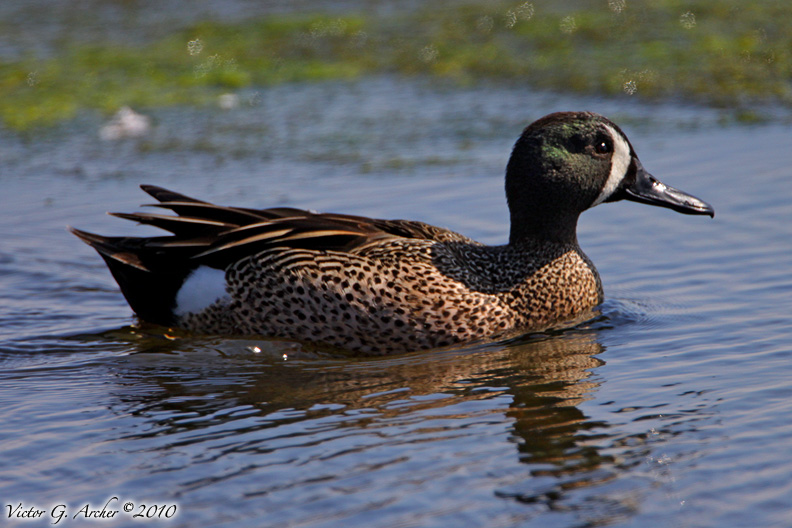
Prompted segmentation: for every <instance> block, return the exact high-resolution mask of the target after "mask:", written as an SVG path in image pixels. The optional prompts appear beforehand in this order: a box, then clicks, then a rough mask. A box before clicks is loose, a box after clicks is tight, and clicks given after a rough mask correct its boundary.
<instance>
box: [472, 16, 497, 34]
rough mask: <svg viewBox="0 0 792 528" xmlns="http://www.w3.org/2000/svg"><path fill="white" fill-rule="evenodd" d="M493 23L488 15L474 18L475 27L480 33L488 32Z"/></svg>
mask: <svg viewBox="0 0 792 528" xmlns="http://www.w3.org/2000/svg"><path fill="white" fill-rule="evenodd" d="M494 25H495V21H494V20H492V17H491V16H488V15H485V16H482V17H479V19H478V20H476V29H477V30H479V31H480V32H482V33H489V32H490V31H492V27H493V26H494Z"/></svg>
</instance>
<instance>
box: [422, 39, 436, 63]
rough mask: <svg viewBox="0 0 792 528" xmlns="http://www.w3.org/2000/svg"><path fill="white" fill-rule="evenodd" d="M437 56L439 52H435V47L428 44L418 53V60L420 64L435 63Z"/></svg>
mask: <svg viewBox="0 0 792 528" xmlns="http://www.w3.org/2000/svg"><path fill="white" fill-rule="evenodd" d="M439 54H440V52H439V51H438V50H437V46H435V45H434V44H430V45H428V46H426V47H425V48H423V49H422V50H421V51H420V52H419V53H418V58H419V59H421V61H422V62H425V63H427V64H429V63H431V62H434V61H436V60H437V56H438V55H439Z"/></svg>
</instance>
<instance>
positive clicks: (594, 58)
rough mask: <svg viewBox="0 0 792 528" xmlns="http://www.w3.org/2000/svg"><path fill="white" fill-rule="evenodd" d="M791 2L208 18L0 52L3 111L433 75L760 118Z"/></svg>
mask: <svg viewBox="0 0 792 528" xmlns="http://www.w3.org/2000/svg"><path fill="white" fill-rule="evenodd" d="M788 27H792V7H789V6H787V4H786V3H785V2H780V1H776V2H754V3H745V2H740V1H737V0H714V1H705V0H696V1H687V2H682V1H678V0H660V1H648V0H645V1H631V0H610V1H609V2H605V1H603V2H596V3H595V2H576V3H572V2H561V3H552V4H550V3H540V2H536V3H535V4H531V3H516V4H499V5H495V6H493V4H492V3H481V4H469V5H464V6H455V7H444V8H442V9H440V8H429V7H427V8H425V9H424V10H421V11H419V12H413V13H409V14H408V13H404V14H400V15H391V16H387V17H385V16H373V15H362V14H345V15H341V16H335V15H334V16H330V15H299V14H279V15H273V16H269V17H266V18H262V19H257V20H248V21H244V22H240V23H216V22H203V23H200V24H195V25H193V26H191V27H188V28H184V29H179V30H174V32H173V34H171V35H169V36H167V37H166V38H162V39H160V40H156V41H152V42H148V43H145V44H142V45H137V46H132V45H120V44H117V43H113V42H105V43H102V44H95V43H94V44H87V43H79V42H74V43H71V44H70V45H67V46H63V47H62V48H61V49H60V50H59V51H58V52H57V53H55V54H54V55H52V56H47V57H43V58H40V57H31V56H29V57H25V58H23V59H18V60H13V61H8V60H6V61H2V59H0V120H2V122H3V123H4V125H5V126H6V127H8V128H10V129H14V130H28V129H32V128H36V127H41V126H48V125H52V124H55V123H58V122H61V121H63V120H66V119H69V118H71V117H73V116H75V115H76V114H77V113H78V112H80V111H85V110H94V111H100V112H103V113H110V112H113V111H115V110H117V109H118V108H119V107H121V106H123V105H129V106H133V107H135V108H152V107H158V106H167V105H175V104H208V103H209V102H211V101H215V100H216V97H217V95H219V94H221V93H225V92H233V91H236V90H240V89H243V88H246V87H253V86H267V85H271V84H275V83H283V82H296V81H303V82H312V81H321V80H326V79H353V78H357V77H360V76H363V75H374V74H383V73H385V74H394V75H422V76H430V77H438V78H443V79H451V80H453V81H456V82H460V83H471V82H476V81H477V80H481V79H487V80H489V81H500V82H509V83H520V84H524V85H525V86H526V87H532V88H539V89H546V90H555V91H564V92H577V93H596V94H603V95H608V96H616V95H623V96H635V97H642V98H650V99H667V98H680V99H684V100H689V101H693V102H697V103H702V104H707V105H711V106H717V107H723V108H728V109H730V110H731V111H732V112H733V114H734V116H735V119H745V120H747V121H754V120H756V119H761V113H760V112H757V111H755V110H754V109H753V106H752V105H756V104H770V105H780V106H784V107H789V106H792V34H790V33H789V32H788V31H787V30H786V28H788Z"/></svg>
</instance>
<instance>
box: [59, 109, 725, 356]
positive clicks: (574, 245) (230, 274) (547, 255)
mask: <svg viewBox="0 0 792 528" xmlns="http://www.w3.org/2000/svg"><path fill="white" fill-rule="evenodd" d="M142 188H143V190H144V191H146V192H147V193H149V194H150V195H151V196H153V197H154V198H156V199H157V200H158V201H159V202H160V203H158V204H157V206H158V207H161V208H164V209H169V210H171V211H172V212H174V213H176V215H177V216H172V215H161V214H147V213H136V214H115V216H119V217H121V218H126V219H129V220H135V221H137V222H140V223H143V224H149V225H152V226H156V227H159V228H162V229H164V230H166V231H169V232H170V233H172V236H162V237H152V238H131V237H104V236H98V235H94V234H90V233H86V232H83V231H78V230H73V232H74V234H76V235H77V236H78V237H80V238H81V239H82V240H83V241H85V242H86V243H88V244H89V245H90V246H92V247H93V248H94V249H96V250H97V251H98V252H99V254H100V255H101V256H102V257H103V258H104V260H105V261H106V262H107V265H108V267H109V268H110V271H111V272H112V274H113V277H115V279H116V281H117V282H118V284H119V286H120V287H121V291H122V292H123V293H124V296H125V297H126V299H127V301H128V302H129V304H130V306H131V307H132V309H133V310H134V311H135V312H136V313H137V315H138V316H139V317H140V318H141V319H142V320H145V321H149V322H153V323H159V324H163V325H168V326H177V327H182V328H185V329H188V330H192V331H196V332H201V333H218V334H246V335H251V334H257V335H266V336H273V337H284V338H290V339H297V340H302V341H310V342H317V343H324V344H328V345H333V346H337V347H341V348H345V349H348V350H353V351H357V352H361V353H367V354H387V353H391V352H398V351H406V350H418V349H426V348H434V347H440V346H446V345H450V344H453V343H458V342H462V341H467V340H471V339H477V338H487V337H490V336H493V335H498V334H502V333H505V332H511V331H515V330H520V329H526V330H538V329H542V328H546V327H548V326H550V325H553V324H555V323H558V322H560V321H563V320H566V319H571V318H574V317H575V316H577V315H580V314H582V313H585V312H586V311H587V310H589V309H591V308H592V307H594V306H595V305H597V304H598V303H600V302H601V301H602V285H601V282H600V278H599V274H598V273H597V270H596V269H595V268H594V265H593V264H592V263H591V261H590V260H589V259H588V258H587V257H586V255H584V254H583V251H581V249H580V246H579V245H578V242H577V235H576V227H577V221H578V216H579V215H580V213H582V212H583V211H585V210H586V209H588V208H590V207H593V206H595V205H597V204H600V203H602V202H613V201H617V200H622V199H624V200H632V201H636V202H642V203H647V204H650V205H658V206H661V207H668V208H671V209H674V210H676V211H679V212H681V213H686V214H706V215H710V216H713V215H714V212H713V209H712V207H710V206H709V205H708V204H706V203H704V202H702V201H701V200H699V199H697V198H695V197H693V196H690V195H688V194H686V193H684V192H682V191H679V190H676V189H673V188H671V187H668V186H666V185H664V184H662V183H660V182H659V181H657V180H655V179H654V178H653V177H652V176H651V175H650V174H648V173H647V172H646V171H645V170H644V168H643V167H642V166H641V162H640V161H638V157H637V156H636V155H635V151H634V150H633V148H632V146H631V145H630V142H629V141H628V140H627V137H626V136H625V135H624V133H623V132H622V131H621V130H620V129H619V127H617V126H616V125H615V124H613V123H612V122H611V121H609V120H608V119H606V118H604V117H602V116H600V115H597V114H593V113H587V112H560V113H555V114H550V115H548V116H545V117H543V118H541V119H539V120H538V121H536V122H534V123H533V124H531V125H529V126H528V127H527V128H526V129H525V130H524V131H523V133H522V135H521V136H520V138H519V139H518V140H517V143H516V144H515V145H514V150H513V151H512V154H511V158H510V160H509V163H508V166H507V169H506V196H507V199H508V204H509V211H510V213H511V233H510V235H509V243H508V244H506V245H503V246H485V245H483V244H480V243H478V242H475V241H473V240H471V239H469V238H467V237H465V236H463V235H460V234H458V233H454V232H453V231H449V230H446V229H442V228H439V227H434V226H431V225H428V224H424V223H422V222H414V221H409V220H379V219H372V218H364V217H359V216H350V215H342V214H319V213H313V212H308V211H303V210H300V209H292V208H283V207H279V208H274V209H262V210H257V209H247V208H239V207H222V206H218V205H213V204H210V203H207V202H202V201H199V200H196V199H194V198H189V197H187V196H184V195H181V194H177V193H174V192H171V191H168V190H165V189H162V188H159V187H154V186H149V185H145V186H142Z"/></svg>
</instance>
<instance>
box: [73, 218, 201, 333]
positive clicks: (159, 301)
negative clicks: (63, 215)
mask: <svg viewBox="0 0 792 528" xmlns="http://www.w3.org/2000/svg"><path fill="white" fill-rule="evenodd" d="M69 231H71V232H72V233H73V234H74V235H76V236H77V237H78V238H79V239H80V240H82V241H83V242H85V243H86V244H88V245H89V246H91V247H92V248H94V249H95V250H96V251H97V252H98V253H99V255H101V257H102V258H103V259H104V261H105V262H106V263H107V267H108V268H110V272H111V273H112V274H113V278H114V279H115V280H116V282H117V283H118V285H119V286H120V288H121V293H123V294H124V297H125V298H126V300H127V302H128V303H129V306H130V307H132V310H134V312H135V313H136V314H137V315H138V317H140V318H141V319H143V320H144V321H148V322H150V323H156V324H161V325H165V326H169V325H173V324H175V316H174V309H175V306H176V295H177V293H178V291H179V288H181V286H182V284H183V283H184V280H185V278H186V277H187V276H188V275H189V274H190V272H191V271H192V268H193V267H194V266H189V265H187V263H186V259H173V258H172V257H173V255H172V254H169V258H165V257H164V256H163V255H162V254H161V252H159V251H157V250H156V249H155V248H152V247H150V246H149V244H147V242H148V241H150V240H151V239H145V238H136V237H105V236H101V235H95V234H93V233H88V232H86V231H81V230H79V229H75V228H73V227H70V228H69ZM173 260H177V262H174V261H173Z"/></svg>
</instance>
